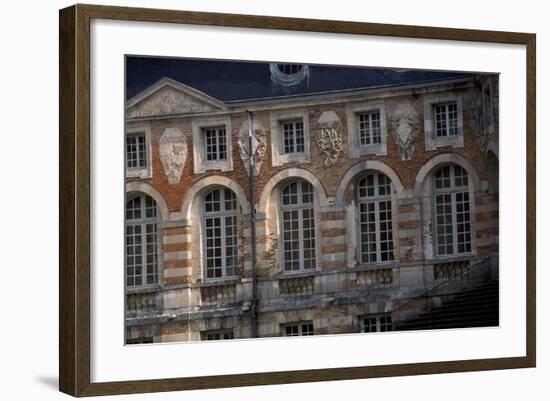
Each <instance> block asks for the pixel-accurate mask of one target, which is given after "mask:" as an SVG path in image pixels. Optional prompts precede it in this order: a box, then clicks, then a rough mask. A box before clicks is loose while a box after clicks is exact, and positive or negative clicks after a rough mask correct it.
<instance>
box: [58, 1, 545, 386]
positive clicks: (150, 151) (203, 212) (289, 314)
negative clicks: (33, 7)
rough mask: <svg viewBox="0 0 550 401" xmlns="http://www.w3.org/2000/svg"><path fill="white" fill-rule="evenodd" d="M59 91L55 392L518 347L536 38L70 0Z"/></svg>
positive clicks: (233, 378)
mask: <svg viewBox="0 0 550 401" xmlns="http://www.w3.org/2000/svg"><path fill="white" fill-rule="evenodd" d="M60 96H61V100H60V156H61V157H60V158H61V160H60V228H61V234H60V389H61V391H63V392H66V393H68V394H72V395H75V396H89V395H101V394H118V393H139V392H152V391H169V390H184V389H202V388H216V387H229V386H247V385H260V384H277V383H295V382H308V381H321V380H339V379H358V378H372V377H382V376H397V375H416V374H429V373H440V372H459V371H475V370H488V369H507V368H520V367H534V366H535V35H533V34H527V33H510V32H492V31H474V30H462V29H443V28H431V27H414V26H401V25H383V24H370V23H358V22H343V21H322V20H308V19H293V18H279V17H277V18H275V17H264V16H247V15H229V14H213V13H200V12H187V11H166V10H147V9H133V8H117V7H101V6H91V5H76V6H73V7H69V8H66V9H63V10H61V12H60ZM499 177H503V178H502V179H499Z"/></svg>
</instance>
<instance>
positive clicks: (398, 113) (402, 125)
mask: <svg viewBox="0 0 550 401" xmlns="http://www.w3.org/2000/svg"><path fill="white" fill-rule="evenodd" d="M390 122H391V125H392V133H393V138H394V140H395V143H396V145H397V149H398V151H399V154H400V155H401V160H410V159H411V158H412V155H413V152H414V146H415V142H416V137H417V136H418V126H419V122H418V113H417V112H416V110H415V109H414V107H413V106H412V105H411V104H410V103H408V102H407V103H402V104H399V105H397V106H396V107H395V109H394V110H393V113H392V117H391V119H390Z"/></svg>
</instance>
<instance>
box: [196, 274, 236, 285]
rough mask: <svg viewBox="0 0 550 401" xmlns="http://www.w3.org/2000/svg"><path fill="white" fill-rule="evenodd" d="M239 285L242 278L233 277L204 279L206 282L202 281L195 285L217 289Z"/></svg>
mask: <svg viewBox="0 0 550 401" xmlns="http://www.w3.org/2000/svg"><path fill="white" fill-rule="evenodd" d="M239 283H241V277H239V276H231V277H221V278H209V279H204V281H201V282H200V283H195V285H194V287H216V286H219V285H230V284H239Z"/></svg>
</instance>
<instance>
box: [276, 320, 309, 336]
mask: <svg viewBox="0 0 550 401" xmlns="http://www.w3.org/2000/svg"><path fill="white" fill-rule="evenodd" d="M304 326H311V331H309V330H307V331H306V330H304ZM287 328H296V332H297V334H287ZM308 329H309V327H308ZM304 333H308V334H304ZM309 333H311V334H309ZM314 335H315V326H314V325H313V320H305V321H300V322H289V323H284V324H281V336H282V337H301V336H314Z"/></svg>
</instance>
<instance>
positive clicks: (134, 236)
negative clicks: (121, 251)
mask: <svg viewBox="0 0 550 401" xmlns="http://www.w3.org/2000/svg"><path fill="white" fill-rule="evenodd" d="M157 216H158V211H157V204H156V202H155V200H154V199H153V198H151V197H150V196H148V195H138V196H136V197H133V198H131V199H130V200H129V201H128V202H126V285H127V286H128V287H143V286H150V285H155V284H158V266H159V241H158V237H159V232H158V217H157Z"/></svg>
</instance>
